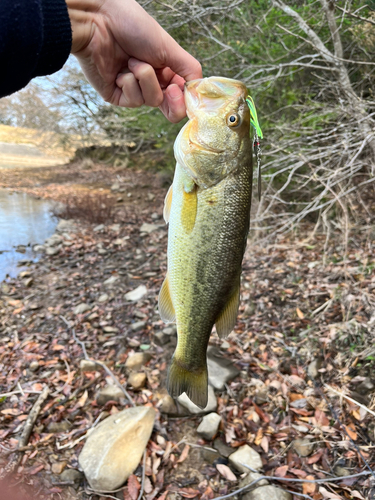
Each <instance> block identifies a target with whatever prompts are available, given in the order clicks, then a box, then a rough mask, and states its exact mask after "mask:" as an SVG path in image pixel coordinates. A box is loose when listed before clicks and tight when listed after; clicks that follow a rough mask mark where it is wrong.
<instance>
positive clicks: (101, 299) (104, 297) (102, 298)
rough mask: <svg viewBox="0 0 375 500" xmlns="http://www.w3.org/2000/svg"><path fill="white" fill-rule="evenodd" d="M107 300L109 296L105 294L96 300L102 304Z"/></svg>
mask: <svg viewBox="0 0 375 500" xmlns="http://www.w3.org/2000/svg"><path fill="white" fill-rule="evenodd" d="M108 299H109V295H108V294H107V293H102V294H101V296H100V297H99V298H98V302H100V303H101V304H102V303H103V302H107V300H108Z"/></svg>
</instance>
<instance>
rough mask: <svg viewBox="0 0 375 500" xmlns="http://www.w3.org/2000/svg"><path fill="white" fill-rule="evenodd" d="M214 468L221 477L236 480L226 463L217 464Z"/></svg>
mask: <svg viewBox="0 0 375 500" xmlns="http://www.w3.org/2000/svg"><path fill="white" fill-rule="evenodd" d="M216 468H217V470H218V471H219V472H220V474H221V475H222V476H223V477H225V479H228V481H237V478H236V476H235V475H234V474H233V472H232V471H231V470H230V468H229V467H228V466H227V465H224V464H217V465H216Z"/></svg>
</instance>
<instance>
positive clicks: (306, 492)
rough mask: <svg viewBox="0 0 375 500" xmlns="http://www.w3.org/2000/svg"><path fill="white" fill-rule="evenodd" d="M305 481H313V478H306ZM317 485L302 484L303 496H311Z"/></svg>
mask: <svg viewBox="0 0 375 500" xmlns="http://www.w3.org/2000/svg"><path fill="white" fill-rule="evenodd" d="M306 479H310V480H314V479H315V477H314V476H306ZM317 487H318V485H317V484H316V483H302V490H303V494H304V495H309V494H310V493H311V494H313V493H315V491H316V490H317Z"/></svg>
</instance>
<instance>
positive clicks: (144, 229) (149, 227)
mask: <svg viewBox="0 0 375 500" xmlns="http://www.w3.org/2000/svg"><path fill="white" fill-rule="evenodd" d="M163 226H164V224H163ZM160 227H161V225H160V224H148V223H147V222H144V223H143V224H142V226H141V227H140V229H139V231H140V232H141V233H147V234H150V233H152V232H153V231H156V230H157V229H159V228H160Z"/></svg>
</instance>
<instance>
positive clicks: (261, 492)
mask: <svg viewBox="0 0 375 500" xmlns="http://www.w3.org/2000/svg"><path fill="white" fill-rule="evenodd" d="M242 500H292V495H291V494H290V493H288V492H287V491H284V490H282V489H281V488H278V487H277V486H271V485H269V486H262V487H260V488H255V490H252V491H250V492H248V493H245V495H243V496H242Z"/></svg>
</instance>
